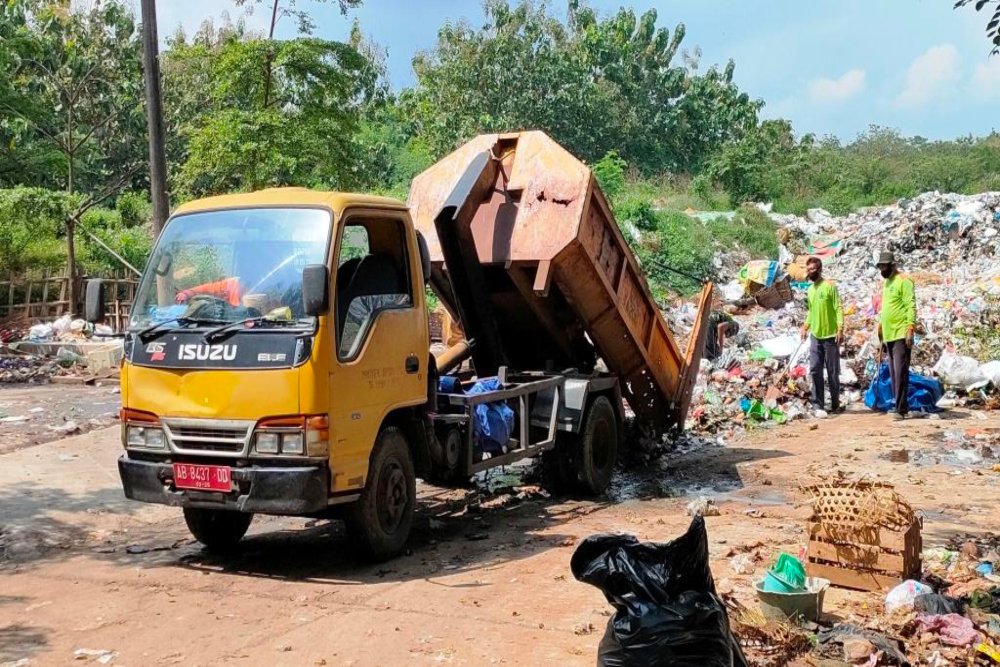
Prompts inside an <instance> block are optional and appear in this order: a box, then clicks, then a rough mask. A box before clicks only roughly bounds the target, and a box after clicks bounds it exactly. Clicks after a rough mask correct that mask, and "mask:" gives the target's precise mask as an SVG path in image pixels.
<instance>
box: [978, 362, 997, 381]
mask: <svg viewBox="0 0 1000 667" xmlns="http://www.w3.org/2000/svg"><path fill="white" fill-rule="evenodd" d="M979 374H980V375H982V376H983V377H984V378H985V379H987V380H989V381H990V382H992V383H993V386H994V387H1000V361H987V362H986V363H985V364H983V365H982V366H980V367H979Z"/></svg>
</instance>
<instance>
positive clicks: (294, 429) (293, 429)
mask: <svg viewBox="0 0 1000 667" xmlns="http://www.w3.org/2000/svg"><path fill="white" fill-rule="evenodd" d="M253 438H254V439H253V442H254V448H253V449H254V453H255V454H281V455H288V456H311V457H317V458H318V457H321V456H322V457H325V456H327V454H328V453H329V440H330V419H329V417H327V415H287V416H284V417H266V418H264V419H261V420H260V421H259V422H258V423H257V429H256V431H255V432H254V436H253Z"/></svg>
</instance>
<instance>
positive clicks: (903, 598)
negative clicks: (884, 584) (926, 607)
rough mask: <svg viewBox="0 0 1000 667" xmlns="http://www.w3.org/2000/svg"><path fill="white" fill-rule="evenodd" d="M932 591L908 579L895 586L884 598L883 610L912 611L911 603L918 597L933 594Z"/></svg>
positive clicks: (928, 587) (926, 586)
mask: <svg viewBox="0 0 1000 667" xmlns="http://www.w3.org/2000/svg"><path fill="white" fill-rule="evenodd" d="M933 592H934V589H933V588H931V587H930V586H928V585H927V584H922V583H920V582H919V581H914V580H912V579H909V580H907V581H904V582H903V583H901V584H900V585H899V586H896V587H895V588H893V589H892V590H891V591H889V594H888V595H886V596H885V610H886V611H887V612H890V613H892V612H894V611H896V610H897V609H907V610H909V609H913V601H914V600H916V599H917V596H918V595H927V594H928V593H933Z"/></svg>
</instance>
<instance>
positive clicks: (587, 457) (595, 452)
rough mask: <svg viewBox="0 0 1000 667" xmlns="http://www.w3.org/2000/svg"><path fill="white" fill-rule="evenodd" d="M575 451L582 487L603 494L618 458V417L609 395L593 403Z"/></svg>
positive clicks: (583, 489) (600, 397)
mask: <svg viewBox="0 0 1000 667" xmlns="http://www.w3.org/2000/svg"><path fill="white" fill-rule="evenodd" d="M579 437H580V441H579V449H578V450H577V452H576V460H577V474H578V481H579V484H580V490H581V491H583V492H584V493H589V494H592V495H600V494H602V493H604V491H605V489H607V488H608V484H609V483H610V482H611V474H612V473H613V472H614V471H615V464H616V463H617V462H618V418H617V416H616V415H615V409H614V407H612V405H611V401H609V400H608V397H607V396H598V397H597V398H595V399H594V401H593V402H592V403H591V404H590V407H589V408H588V410H587V415H586V417H584V420H583V429H582V430H581V431H580V436H579Z"/></svg>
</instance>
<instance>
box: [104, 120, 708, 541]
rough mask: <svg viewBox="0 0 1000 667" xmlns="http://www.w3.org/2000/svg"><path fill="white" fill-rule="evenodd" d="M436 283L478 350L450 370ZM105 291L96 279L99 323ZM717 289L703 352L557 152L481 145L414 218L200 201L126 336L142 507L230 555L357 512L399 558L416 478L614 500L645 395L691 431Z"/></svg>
mask: <svg viewBox="0 0 1000 667" xmlns="http://www.w3.org/2000/svg"><path fill="white" fill-rule="evenodd" d="M428 283H429V284H430V285H431V287H432V289H433V290H434V291H435V292H436V293H437V294H438V295H439V296H440V298H441V300H442V302H443V303H444V305H445V307H446V308H447V309H448V310H449V311H450V312H451V313H452V315H453V316H454V317H456V318H457V319H458V320H459V321H460V322H461V323H462V327H463V329H464V332H465V335H466V340H465V341H462V342H460V343H459V344H458V345H456V346H455V347H453V348H451V349H448V350H446V351H445V352H443V353H441V354H440V355H438V356H437V357H435V356H434V355H432V354H430V352H429V349H430V346H429V343H430V341H429V333H428V311H427V307H426V303H425V300H426V291H425V287H426V285H427V284H428ZM102 291H103V288H102V286H101V283H100V282H99V281H91V282H90V283H88V286H87V316H88V318H89V319H91V320H92V321H99V320H100V319H101V318H102V317H103V312H102V304H103V302H104V300H103V296H102ZM709 291H710V288H709V287H706V290H705V291H704V292H703V294H702V309H701V311H702V314H701V317H700V319H699V321H698V322H697V323H696V325H695V330H694V333H693V334H692V340H691V342H690V343H689V345H688V349H687V351H686V354H683V355H682V353H681V350H680V349H679V348H678V346H677V345H676V343H675V342H674V340H673V338H672V337H671V335H670V333H669V331H668V330H667V327H666V323H665V321H664V320H663V317H662V316H661V315H660V312H659V310H658V309H657V307H656V304H655V302H654V301H653V299H652V297H651V295H650V293H649V289H648V287H647V285H646V283H645V280H644V279H643V277H642V273H641V271H640V268H639V266H638V265H637V263H636V260H635V258H634V257H633V256H632V254H631V253H630V252H629V249H628V246H627V245H626V243H625V241H624V239H623V237H622V235H621V233H620V231H619V229H618V227H617V225H616V224H615V222H614V219H613V217H612V215H611V211H610V209H609V207H608V204H607V202H606V201H605V199H604V196H603V195H602V193H601V191H600V189H599V188H598V186H597V183H596V181H595V180H594V178H593V176H592V175H591V173H590V170H589V169H588V168H587V167H586V166H585V165H584V164H582V163H581V162H579V161H578V160H576V159H574V158H573V157H572V156H571V155H570V154H569V153H567V152H566V151H565V150H563V149H562V148H560V147H559V146H558V145H556V144H555V143H554V142H553V141H552V140H551V139H549V138H548V137H546V136H545V135H544V134H542V133H539V132H525V133H519V134H510V135H485V136H482V137H478V138H476V139H475V140H473V141H472V142H470V143H469V144H467V145H466V146H464V147H462V148H460V149H459V150H457V151H456V152H455V153H453V154H452V155H450V156H448V157H447V158H445V159H444V160H442V161H441V162H439V163H438V164H436V165H434V166H433V167H431V168H430V169H429V170H428V171H427V172H425V173H424V174H421V175H420V176H419V177H418V178H417V179H416V180H415V181H414V183H413V187H412V189H411V194H410V201H409V204H408V205H407V204H404V203H402V202H399V201H396V200H394V199H387V198H383V197H372V196H366V195H359V194H346V193H334V192H315V191H311V190H306V189H302V188H280V189H271V190H264V191H261V192H253V193H248V194H237V195H228V196H221V197H212V198H209V199H202V200H199V201H195V202H190V203H188V204H185V205H183V206H181V207H179V208H178V209H177V210H176V211H175V212H174V214H173V215H172V216H171V218H170V220H169V222H168V223H167V225H166V227H165V228H164V231H163V233H162V234H161V236H160V238H159V239H158V240H157V242H156V246H155V248H154V250H153V252H152V255H151V257H150V260H149V263H148V265H147V267H146V270H145V273H144V275H143V278H142V280H141V282H140V286H139V289H138V292H137V295H136V298H135V302H134V305H133V307H132V314H131V319H130V326H129V329H128V331H127V332H126V334H125V336H126V338H125V359H124V362H123V366H122V372H121V378H122V394H121V397H122V410H121V429H122V443H123V445H124V448H125V452H124V454H123V455H122V456H121V458H120V459H119V472H120V475H121V479H122V484H123V487H124V491H125V495H126V496H128V497H129V498H132V499H135V500H138V501H143V502H151V503H161V504H166V505H173V506H177V507H181V508H183V511H184V516H185V519H186V521H187V524H188V526H189V528H190V530H191V532H192V534H193V535H194V536H195V537H196V538H197V539H198V540H200V541H201V542H202V543H204V544H205V545H206V546H208V547H209V548H214V549H220V550H223V549H227V548H230V547H232V546H234V545H235V544H236V543H238V542H239V540H240V539H242V537H243V535H244V534H245V533H246V531H247V529H248V527H249V525H250V522H251V519H252V517H253V515H254V514H256V513H261V514H279V515H302V516H335V517H340V518H344V519H346V520H347V523H348V526H349V528H350V529H351V535H352V539H355V540H356V541H357V544H358V545H359V546H360V547H362V548H363V549H364V550H366V551H367V552H368V553H369V554H370V555H371V556H372V557H373V558H375V559H384V558H389V557H392V556H393V555H395V554H397V553H399V552H400V550H401V549H402V548H403V547H404V545H405V542H406V540H407V537H408V535H409V533H410V528H411V526H412V523H413V512H414V506H415V503H416V479H417V478H418V477H419V478H423V479H426V480H429V481H432V482H434V483H437V484H453V483H464V482H467V481H468V479H469V477H470V476H472V475H474V474H475V473H477V472H479V471H482V470H485V469H487V468H491V467H495V466H499V465H505V464H509V463H511V462H514V461H516V460H520V459H524V458H527V457H533V456H541V457H542V458H543V464H544V475H545V477H546V481H547V483H549V484H551V485H553V486H558V487H560V488H564V489H567V490H576V491H580V492H585V493H601V492H603V491H604V489H605V487H606V486H607V484H608V482H609V480H610V478H611V474H612V471H613V469H614V466H615V463H616V459H617V453H618V446H619V441H620V439H621V424H622V420H623V417H624V414H625V413H624V407H623V399H624V401H625V402H627V403H628V405H629V406H630V407H631V409H632V411H633V412H634V413H635V415H636V418H638V419H641V420H644V421H646V422H648V423H649V424H650V425H651V426H652V427H654V428H658V429H667V428H671V427H676V426H679V425H680V424H682V422H683V418H684V414H685V412H686V410H687V403H688V401H689V399H690V394H691V389H692V385H693V383H694V379H695V374H696V371H697V366H698V364H699V361H700V354H701V347H702V342H703V337H704V335H705V319H706V318H707V312H706V311H707V309H706V308H705V303H706V302H707V299H708V295H709Z"/></svg>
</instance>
